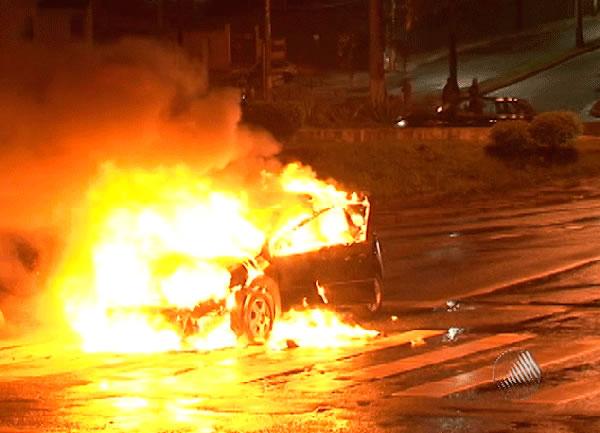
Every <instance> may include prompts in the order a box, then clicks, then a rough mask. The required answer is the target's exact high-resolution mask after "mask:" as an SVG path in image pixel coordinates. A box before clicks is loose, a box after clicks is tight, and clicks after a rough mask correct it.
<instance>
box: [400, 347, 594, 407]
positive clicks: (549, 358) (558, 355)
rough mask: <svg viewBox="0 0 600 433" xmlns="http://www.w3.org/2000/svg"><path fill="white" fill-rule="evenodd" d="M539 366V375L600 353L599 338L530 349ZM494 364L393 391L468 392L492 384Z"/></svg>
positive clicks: (428, 394)
mask: <svg viewBox="0 0 600 433" xmlns="http://www.w3.org/2000/svg"><path fill="white" fill-rule="evenodd" d="M530 351H531V352H532V353H533V355H534V356H535V359H536V361H537V362H538V364H539V365H540V367H541V369H542V374H544V372H545V371H547V370H548V369H550V368H552V367H554V366H556V365H559V364H561V365H562V364H564V363H568V362H572V361H576V360H577V359H578V358H580V357H582V356H590V355H594V354H598V355H600V339H597V338H591V339H586V340H583V341H581V342H579V343H575V344H573V345H569V346H566V347H561V348H560V350H559V351H557V350H556V347H545V348H542V349H539V350H536V349H535V348H534V349H531V350H530ZM493 372H494V366H493V365H489V366H486V367H482V368H479V369H477V370H473V371H469V372H467V373H463V374H459V375H457V376H451V377H448V378H445V379H442V380H438V381H435V382H428V383H425V384H422V385H417V386H414V387H412V388H408V389H405V390H403V391H399V392H396V393H394V394H393V395H394V396H396V397H407V396H410V397H437V398H441V397H445V396H447V395H450V394H455V393H458V392H463V391H467V390H469V389H473V388H477V387H479V386H482V385H486V384H489V383H492V381H493Z"/></svg>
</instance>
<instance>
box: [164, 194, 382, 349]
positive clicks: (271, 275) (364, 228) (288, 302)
mask: <svg viewBox="0 0 600 433" xmlns="http://www.w3.org/2000/svg"><path fill="white" fill-rule="evenodd" d="M340 212H341V213H343V215H344V218H345V219H346V221H347V223H348V227H349V228H350V236H351V239H350V240H349V242H348V243H343V244H338V245H332V246H326V247H322V248H317V249H314V250H310V251H305V250H306V244H304V246H303V248H301V249H298V248H297V247H296V245H297V243H296V242H295V240H296V239H297V238H298V237H302V236H303V232H304V231H306V232H310V231H311V230H310V229H311V226H313V225H316V224H320V223H323V222H324V221H326V220H327V219H328V218H329V217H331V216H332V215H333V214H337V213H340ZM369 214H370V204H369V201H368V199H367V198H366V197H359V196H354V197H353V199H352V200H351V202H349V203H348V205H347V206H345V207H344V208H337V207H329V208H325V209H321V210H318V211H315V212H314V213H313V214H312V215H310V216H307V217H305V218H303V219H301V220H300V221H298V222H296V223H295V224H293V225H291V226H290V227H286V228H284V229H283V230H282V231H281V232H280V233H278V234H277V235H276V236H274V237H273V238H272V239H270V240H269V241H268V242H267V243H265V245H264V247H263V249H262V251H261V253H260V255H258V256H257V257H256V258H254V259H251V260H248V261H245V262H243V263H239V264H237V265H235V266H232V267H230V273H231V281H230V285H229V289H230V291H231V294H232V296H233V297H234V302H233V303H234V305H235V307H233V308H231V309H230V312H229V314H230V323H231V329H232V330H233V331H234V332H235V334H236V335H237V336H238V337H243V338H245V339H247V341H249V342H250V343H264V342H266V341H267V340H268V338H269V335H270V333H271V330H272V329H273V325H274V323H275V321H276V320H277V319H278V317H279V316H280V314H281V311H282V308H284V309H286V308H289V307H292V306H294V305H299V304H301V303H302V302H307V301H308V300H309V301H308V302H310V303H311V304H315V303H321V304H329V303H332V304H333V305H341V304H347V303H352V304H354V303H358V302H364V303H365V304H366V305H365V307H366V311H368V312H370V313H375V312H377V311H378V310H379V309H380V307H381V304H382V299H383V275H384V267H383V260H382V249H381V244H380V241H379V239H378V238H377V235H376V234H375V233H374V232H373V230H372V227H371V226H370V225H369V224H368V222H369ZM334 218H335V216H334ZM334 218H332V220H333V219H334ZM315 286H316V287H317V288H316V289H315ZM325 287H327V291H328V293H327V294H326V293H325ZM226 303H227V302H226V301H225V300H222V301H221V302H218V303H215V302H204V303H200V304H198V305H196V307H195V308H194V309H192V310H169V311H165V312H166V313H168V314H169V316H170V318H171V320H175V321H176V322H177V323H178V324H179V326H180V327H181V329H182V332H184V334H186V335H192V334H194V332H196V331H197V328H198V320H199V319H201V318H202V317H204V316H205V315H207V314H215V313H216V314H226V312H227V310H228V308H227V305H226Z"/></svg>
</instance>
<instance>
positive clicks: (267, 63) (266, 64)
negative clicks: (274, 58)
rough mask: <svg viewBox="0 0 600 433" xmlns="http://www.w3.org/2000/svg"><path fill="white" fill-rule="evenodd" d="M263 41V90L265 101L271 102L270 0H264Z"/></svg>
mask: <svg viewBox="0 0 600 433" xmlns="http://www.w3.org/2000/svg"><path fill="white" fill-rule="evenodd" d="M264 39H265V40H264V41H263V90H264V92H263V93H264V95H263V96H264V98H265V101H267V102H271V101H272V100H273V82H272V77H271V48H272V43H271V0H265V38H264Z"/></svg>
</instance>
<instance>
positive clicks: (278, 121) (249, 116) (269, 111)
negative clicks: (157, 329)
mask: <svg viewBox="0 0 600 433" xmlns="http://www.w3.org/2000/svg"><path fill="white" fill-rule="evenodd" d="M304 120H305V119H304V110H303V108H302V106H301V105H300V104H296V103H292V102H277V103H265V102H255V103H252V104H249V105H248V106H246V107H245V108H244V110H243V113H242V121H243V122H245V123H249V124H252V125H256V126H260V127H261V128H264V129H266V130H267V131H269V132H270V133H271V134H273V136H274V137H275V138H278V139H283V138H288V137H290V136H291V135H293V134H294V133H295V132H296V131H297V130H298V129H300V128H301V127H302V125H303V124H304Z"/></svg>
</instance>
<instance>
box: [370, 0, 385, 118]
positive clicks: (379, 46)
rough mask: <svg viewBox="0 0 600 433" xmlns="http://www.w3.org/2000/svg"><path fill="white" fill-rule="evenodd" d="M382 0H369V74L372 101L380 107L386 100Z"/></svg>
mask: <svg viewBox="0 0 600 433" xmlns="http://www.w3.org/2000/svg"><path fill="white" fill-rule="evenodd" d="M382 11H383V9H382V4H381V0H369V30H370V32H369V33H370V36H371V37H370V40H369V75H370V85H369V88H370V93H371V103H372V104H373V106H375V107H378V106H380V105H381V104H383V102H384V101H385V97H386V91H385V71H384V68H383V54H384V53H383V23H382Z"/></svg>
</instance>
